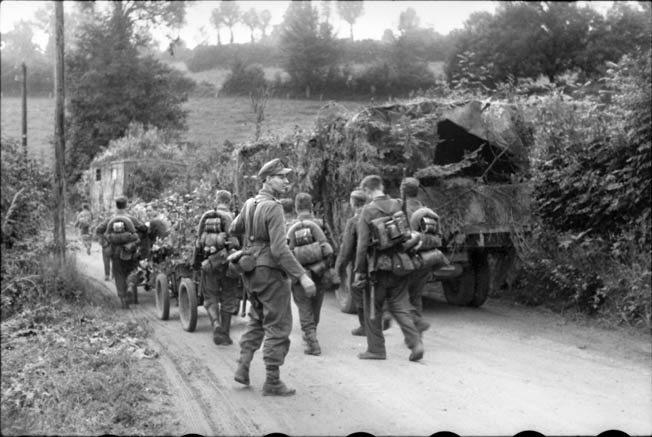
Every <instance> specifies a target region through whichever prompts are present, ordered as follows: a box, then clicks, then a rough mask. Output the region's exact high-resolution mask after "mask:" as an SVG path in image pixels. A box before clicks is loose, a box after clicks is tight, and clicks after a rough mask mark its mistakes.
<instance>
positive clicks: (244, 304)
mask: <svg viewBox="0 0 652 437" xmlns="http://www.w3.org/2000/svg"><path fill="white" fill-rule="evenodd" d="M238 280H239V281H240V285H242V309H240V317H244V316H245V315H246V314H247V289H246V288H245V286H244V282H243V281H242V277H240V278H239V279H238Z"/></svg>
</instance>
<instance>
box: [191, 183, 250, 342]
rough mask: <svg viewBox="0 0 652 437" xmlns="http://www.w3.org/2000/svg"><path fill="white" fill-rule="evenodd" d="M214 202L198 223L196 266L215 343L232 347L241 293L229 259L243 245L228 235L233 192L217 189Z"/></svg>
mask: <svg viewBox="0 0 652 437" xmlns="http://www.w3.org/2000/svg"><path fill="white" fill-rule="evenodd" d="M215 200H216V206H215V209H213V210H210V211H207V212H205V213H204V214H203V215H202V218H201V219H200V221H199V225H198V228H197V241H196V244H195V254H194V263H195V268H196V269H200V271H201V277H200V287H201V289H202V293H203V295H204V308H206V313H208V318H209V319H210V321H211V326H212V327H213V343H215V344H216V345H230V344H233V340H231V337H230V332H231V316H233V315H234V314H237V313H238V307H239V303H240V295H241V294H242V291H241V287H240V280H239V277H238V276H237V275H231V274H230V272H229V271H228V262H227V258H228V256H229V254H230V252H234V251H235V250H238V249H240V242H239V241H238V239H237V238H235V237H232V236H231V235H229V234H228V230H229V228H230V227H231V223H232V222H233V213H232V212H231V209H230V207H229V205H230V204H231V193H230V192H228V191H226V190H218V191H217V193H216V194H215Z"/></svg>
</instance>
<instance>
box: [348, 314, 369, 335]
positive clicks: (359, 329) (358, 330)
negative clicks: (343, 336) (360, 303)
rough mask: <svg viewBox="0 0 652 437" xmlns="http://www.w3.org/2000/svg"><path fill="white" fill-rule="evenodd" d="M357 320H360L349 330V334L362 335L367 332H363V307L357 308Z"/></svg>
mask: <svg viewBox="0 0 652 437" xmlns="http://www.w3.org/2000/svg"><path fill="white" fill-rule="evenodd" d="M358 321H359V322H360V326H358V327H357V328H355V329H353V330H352V331H351V334H353V335H356V336H358V337H364V336H365V335H367V334H366V333H365V330H364V309H363V308H358Z"/></svg>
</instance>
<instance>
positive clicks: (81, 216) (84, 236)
mask: <svg viewBox="0 0 652 437" xmlns="http://www.w3.org/2000/svg"><path fill="white" fill-rule="evenodd" d="M92 224H93V214H92V213H91V209H90V207H89V206H88V204H87V203H83V204H82V209H81V211H79V213H78V214H77V218H76V219H75V227H76V228H79V236H80V237H81V240H82V244H83V245H84V247H85V248H86V254H87V255H90V254H91V244H92V242H91V225H92Z"/></svg>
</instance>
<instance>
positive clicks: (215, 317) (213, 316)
mask: <svg viewBox="0 0 652 437" xmlns="http://www.w3.org/2000/svg"><path fill="white" fill-rule="evenodd" d="M206 313H207V314H208V319H209V320H210V321H211V326H212V327H213V328H215V325H216V324H217V323H219V320H220V315H219V314H218V311H217V307H216V306H215V305H211V306H210V307H208V308H207V309H206Z"/></svg>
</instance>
